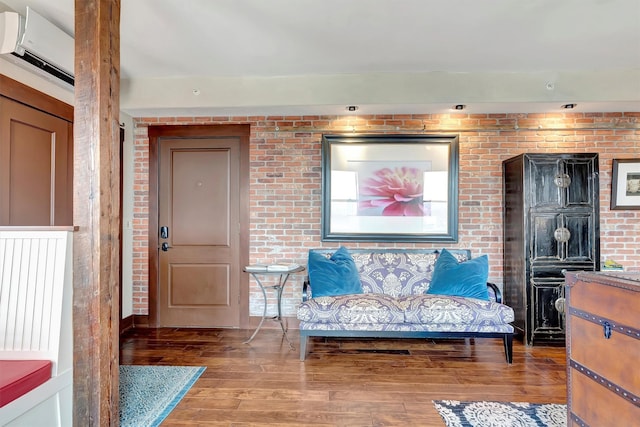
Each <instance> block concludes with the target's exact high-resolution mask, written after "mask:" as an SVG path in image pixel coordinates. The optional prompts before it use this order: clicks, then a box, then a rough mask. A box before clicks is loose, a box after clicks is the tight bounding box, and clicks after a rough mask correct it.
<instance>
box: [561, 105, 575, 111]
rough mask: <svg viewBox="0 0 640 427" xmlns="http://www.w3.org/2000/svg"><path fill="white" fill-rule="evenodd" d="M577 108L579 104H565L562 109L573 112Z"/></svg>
mask: <svg viewBox="0 0 640 427" xmlns="http://www.w3.org/2000/svg"><path fill="white" fill-rule="evenodd" d="M577 106H578V104H564V105H563V106H562V108H564V109H565V110H571V109H573V108H576V107H577Z"/></svg>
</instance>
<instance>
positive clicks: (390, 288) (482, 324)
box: [297, 247, 514, 363]
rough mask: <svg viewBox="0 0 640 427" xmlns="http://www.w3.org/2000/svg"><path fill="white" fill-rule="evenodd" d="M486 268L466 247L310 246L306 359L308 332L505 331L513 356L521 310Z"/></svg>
mask: <svg viewBox="0 0 640 427" xmlns="http://www.w3.org/2000/svg"><path fill="white" fill-rule="evenodd" d="M479 261H482V262H479ZM437 264H438V265H437ZM478 266H480V267H478ZM483 269H484V271H483ZM487 273H488V261H487V260H486V256H484V259H482V258H481V257H478V258H475V259H472V258H471V252H470V251H469V250H463V249H452V250H444V249H443V250H440V251H438V250H432V249H350V250H348V249H346V248H344V247H341V248H339V249H337V250H336V249H311V250H310V251H309V265H308V275H307V277H306V279H305V282H304V285H303V296H302V302H301V304H300V305H299V307H298V310H297V318H298V320H299V321H300V360H305V358H306V355H307V343H308V341H309V337H385V338H502V339H503V342H504V350H505V355H506V360H507V362H508V363H511V362H512V358H513V356H512V354H513V353H512V346H513V331H514V329H513V326H512V325H511V324H510V322H512V321H513V320H514V313H513V310H512V309H511V308H510V307H508V306H506V305H504V304H501V294H500V291H499V289H498V287H497V286H495V285H494V284H492V283H488V282H487V280H486V276H487ZM461 275H462V276H461ZM483 275H484V276H483ZM436 279H437V283H436ZM432 280H433V283H432ZM479 280H483V282H482V283H481V284H480V287H479V286H478V281H479ZM474 281H475V283H471V282H474ZM345 284H346V285H345ZM443 284H444V285H443ZM343 285H344V286H343ZM358 285H359V286H358ZM436 285H437V289H436ZM460 295H466V296H460ZM468 295H471V297H470V296H468Z"/></svg>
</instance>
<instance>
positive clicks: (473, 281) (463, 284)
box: [427, 249, 489, 300]
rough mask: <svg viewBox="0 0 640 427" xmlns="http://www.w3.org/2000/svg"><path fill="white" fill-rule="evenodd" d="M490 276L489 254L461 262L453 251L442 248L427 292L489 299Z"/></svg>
mask: <svg viewBox="0 0 640 427" xmlns="http://www.w3.org/2000/svg"><path fill="white" fill-rule="evenodd" d="M488 278H489V257H487V255H482V256H479V257H477V258H472V259H470V260H468V261H464V262H460V263H459V262H458V260H457V259H456V257H455V256H453V254H452V253H451V252H449V251H448V250H446V249H442V252H440V256H438V259H437V260H436V265H435V266H434V268H433V276H432V277H431V284H430V285H429V289H427V293H428V294H435V295H449V296H459V297H467V298H477V299H482V300H489V292H488V291H487V280H488Z"/></svg>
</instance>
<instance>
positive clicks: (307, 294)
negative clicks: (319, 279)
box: [302, 275, 311, 302]
mask: <svg viewBox="0 0 640 427" xmlns="http://www.w3.org/2000/svg"><path fill="white" fill-rule="evenodd" d="M310 299H311V282H310V281H309V276H308V275H307V276H305V277H304V282H302V301H303V302H304V301H308V300H310Z"/></svg>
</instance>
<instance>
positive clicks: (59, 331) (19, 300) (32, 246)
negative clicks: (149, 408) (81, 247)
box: [0, 227, 73, 426]
mask: <svg viewBox="0 0 640 427" xmlns="http://www.w3.org/2000/svg"><path fill="white" fill-rule="evenodd" d="M72 242H73V236H72V228H71V227H47V228H35V227H26V228H17V227H0V360H50V361H52V362H53V367H52V376H51V379H50V380H48V381H46V382H45V383H44V384H42V385H40V386H38V387H36V388H35V389H33V390H31V391H29V392H28V393H26V394H24V395H22V396H20V397H18V398H17V399H16V400H14V401H12V402H9V403H8V404H6V405H5V406H3V407H2V408H0V426H40V425H46V426H70V425H71V424H72V395H73V324H72V296H73V295H72V293H73V283H72Z"/></svg>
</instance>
